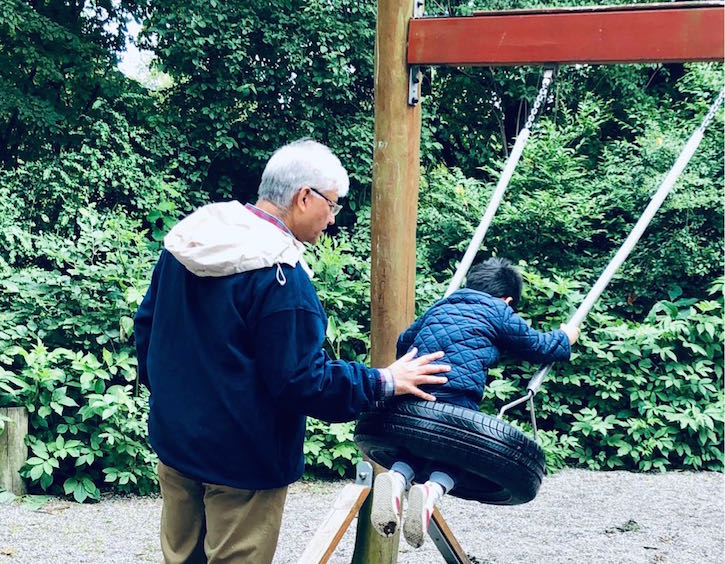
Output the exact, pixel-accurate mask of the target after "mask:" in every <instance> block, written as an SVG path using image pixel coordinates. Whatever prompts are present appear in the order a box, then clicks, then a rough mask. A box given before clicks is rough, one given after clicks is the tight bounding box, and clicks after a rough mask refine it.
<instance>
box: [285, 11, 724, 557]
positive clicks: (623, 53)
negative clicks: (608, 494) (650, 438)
mask: <svg viewBox="0 0 725 564" xmlns="http://www.w3.org/2000/svg"><path fill="white" fill-rule="evenodd" d="M411 2H412V4H411ZM423 9H424V3H423V2H422V1H421V0H378V25H377V37H376V45H375V50H376V57H375V61H376V72H375V144H374V160H373V198H372V200H373V201H372V248H373V251H372V280H371V286H372V288H371V295H372V300H371V301H372V327H371V341H372V350H371V354H372V363H373V365H375V366H385V365H387V364H389V363H390V362H391V361H392V360H393V359H394V357H395V342H396V340H397V336H398V334H399V333H400V332H401V331H402V330H403V329H404V328H405V327H406V326H407V325H408V324H409V323H410V321H411V320H412V318H413V312H414V295H415V292H414V286H415V226H416V216H417V196H418V179H419V178H418V175H419V147H420V128H421V121H420V106H419V100H420V83H421V71H420V67H421V66H422V65H454V66H462V65H468V66H473V65H477V66H494V65H523V64H527V65H532V64H534V65H536V64H539V65H544V66H545V70H544V73H543V77H542V84H541V88H540V90H539V93H538V95H537V97H536V100H535V101H534V103H533V104H532V108H531V112H530V114H529V116H528V119H527V121H526V124H525V126H524V128H523V129H522V130H521V131H520V132H519V134H518V136H517V138H516V143H515V145H514V147H513V149H512V151H511V154H510V156H509V158H508V160H507V162H506V164H505V166H504V169H503V171H502V173H501V177H500V179H499V181H498V183H497V186H496V188H495V190H494V193H493V195H492V197H491V200H490V202H489V204H488V206H487V208H486V211H485V213H484V216H483V218H482V219H481V222H480V224H479V226H478V228H477V229H476V231H475V233H474V235H473V238H472V240H471V242H470V244H469V246H468V248H467V250H466V253H465V254H464V256H463V258H462V259H461V262H460V264H459V266H458V268H457V270H456V273H455V275H454V276H453V279H452V280H451V282H450V284H449V285H448V287H447V290H446V294H445V295H446V296H447V295H449V294H450V293H452V292H454V291H455V290H457V289H458V288H459V287H460V285H461V283H462V281H463V279H464V277H465V275H466V273H467V272H468V269H469V268H470V266H471V263H472V262H473V260H474V257H475V255H476V253H477V251H478V249H479V248H480V246H481V243H482V241H483V238H484V237H485V234H486V231H487V229H488V227H489V226H490V224H491V222H492V220H493V217H494V215H495V213H496V210H497V208H498V206H499V204H500V202H501V200H502V198H503V195H504V193H505V191H506V188H507V186H508V183H509V181H510V179H511V176H512V174H513V172H514V169H515V168H516V165H517V163H518V161H519V158H520V156H521V153H522V151H523V149H524V146H525V145H526V142H527V140H528V138H529V136H530V133H531V128H532V126H533V124H534V121H535V119H536V117H537V114H538V113H539V111H540V109H541V107H542V105H543V103H544V102H545V100H546V97H547V94H548V89H549V87H550V85H551V83H552V81H553V79H554V69H553V68H552V65H558V64H574V63H578V64H612V63H644V62H648V63H652V62H675V61H679V62H690V61H692V62H694V61H722V60H723V58H724V57H725V38H724V37H723V29H724V26H725V4H724V3H723V2H720V1H718V2H673V3H665V4H638V5H632V6H606V7H591V8H565V9H547V10H509V11H503V12H501V11H499V12H478V13H475V14H474V15H473V16H468V17H434V18H430V17H425V16H424V12H423ZM723 98H725V88H723V90H721V91H720V93H719V95H718V96H717V97H716V99H715V100H714V102H713V103H712V105H711V106H710V108H709V111H708V112H707V114H706V115H705V116H704V117H703V119H702V121H701V123H700V124H699V125H698V127H697V128H696V129H695V130H694V132H693V133H692V135H691V137H690V138H689V140H688V141H687V143H686V144H685V146H684V147H683V149H682V151H681V153H680V155H679V157H678V158H677V160H676V161H675V163H674V165H673V166H672V168H671V169H670V171H669V172H668V174H667V175H666V176H665V178H664V179H663V180H662V182H661V184H660V186H659V188H658V189H657V191H656V192H655V194H654V195H653V196H652V199H651V200H650V202H649V204H648V205H647V207H646V209H645V210H644V211H643V213H642V215H641V217H640V218H639V220H638V221H637V222H636V224H635V225H634V227H633V228H632V231H631V232H630V233H629V235H628V237H627V238H626V240H625V241H624V242H623V244H622V246H621V247H620V248H619V250H618V251H617V253H616V254H615V255H614V257H613V258H612V259H611V261H610V262H609V264H608V266H607V267H606V268H605V270H604V271H603V272H602V274H601V275H600V276H599V278H598V280H597V281H596V283H595V284H594V286H593V287H592V288H591V290H590V291H589V293H588V294H587V295H586V297H585V299H584V301H583V302H582V303H581V305H580V306H579V307H578V309H577V310H576V312H575V313H574V315H573V316H572V318H571V319H570V320H569V321H568V322H567V325H569V326H570V327H572V328H574V327H578V326H579V325H580V324H581V322H582V321H583V320H584V318H585V317H586V316H587V314H588V313H589V311H590V310H591V308H592V307H593V305H594V303H595V302H596V300H597V299H598V298H599V296H600V295H601V294H602V292H603V291H604V289H605V288H606V286H607V285H608V283H609V282H610V281H611V279H612V277H613V276H614V274H615V273H616V271H617V269H618V268H619V267H620V266H621V265H622V263H623V262H624V261H625V260H626V258H627V256H628V255H629V253H630V252H631V250H632V248H633V247H634V245H635V244H636V243H637V241H638V240H639V239H640V237H641V236H642V234H643V233H644V231H645V229H646V228H647V226H648V224H649V223H650V221H651V220H652V218H653V217H654V215H655V214H656V212H657V210H658V209H659V208H660V206H661V205H662V203H663V201H664V200H665V198H666V197H667V194H668V193H669V192H670V190H671V189H672V187H673V186H674V184H675V182H676V181H677V179H678V178H679V176H680V174H681V173H682V171H683V170H684V168H685V167H686V165H687V163H688V162H689V161H690V159H691V157H692V156H693V154H694V153H695V151H696V150H697V147H698V145H699V144H700V141H701V140H702V138H703V136H704V133H705V129H706V128H707V126H708V124H709V123H710V121H711V120H712V119H713V117H714V115H715V113H716V112H717V110H718V109H719V107H720V105H721V104H722V102H723ZM550 369H551V365H548V366H542V367H541V368H540V369H539V370H538V371H537V372H536V373H535V374H534V376H533V377H532V378H531V380H530V382H529V384H528V386H527V391H526V394H525V395H523V396H522V397H521V398H519V399H517V400H515V401H513V402H511V403H509V404H507V405H504V406H503V407H502V408H501V410H500V412H499V413H498V415H497V416H490V415H486V414H483V413H480V412H477V411H472V410H468V409H465V408H462V407H459V406H455V405H449V404H443V403H441V404H436V403H435V402H415V401H406V402H399V403H396V404H395V405H394V406H393V407H392V408H389V409H385V410H382V411H376V412H370V413H365V414H363V415H362V416H361V418H360V420H359V421H358V424H357V427H356V430H355V441H356V443H357V444H358V446H359V447H360V449H361V450H362V452H363V453H364V454H365V455H366V456H367V457H368V458H369V459H370V460H371V461H373V462H374V463H376V464H380V465H382V466H384V467H390V465H391V464H392V463H393V462H394V461H395V460H398V459H400V457H401V454H404V455H405V458H406V459H408V460H413V461H415V464H414V466H415V468H416V473H420V474H421V475H426V474H427V472H429V471H430V469H432V468H434V466H435V464H436V463H437V462H439V461H441V460H445V461H446V463H447V464H448V465H449V466H452V467H454V468H455V469H456V473H457V480H456V486H455V487H454V489H453V490H452V491H451V492H450V495H453V496H456V497H461V498H464V499H471V500H476V501H479V502H482V503H490V504H498V505H515V504H520V503H526V502H528V501H530V500H532V499H533V498H534V497H535V496H536V494H537V492H538V490H539V487H540V485H541V481H542V479H543V475H544V468H545V460H544V454H543V451H542V450H541V448H540V447H539V445H538V443H537V442H536V433H537V426H536V417H535V411H534V397H535V395H536V393H537V391H538V389H539V387H540V386H541V384H542V382H543V381H544V379H545V378H546V376H547V374H548V373H549V371H550ZM526 402H528V408H529V413H530V416H531V424H532V429H533V438H530V437H528V436H526V435H525V434H524V433H522V432H521V431H519V430H518V429H516V428H515V427H513V426H511V425H509V424H508V423H506V422H505V421H504V420H503V415H504V414H505V413H506V411H508V410H509V409H510V408H512V407H514V406H516V405H519V404H522V403H526ZM375 471H377V467H376V468H375ZM373 476H374V468H373V466H372V465H371V464H370V462H368V461H363V462H361V463H360V464H358V468H357V478H356V483H355V484H349V485H347V486H346V487H345V488H344V489H343V491H342V492H341V493H340V495H339V496H338V498H337V500H336V501H335V504H334V507H333V508H332V510H331V511H330V513H329V514H328V516H327V518H326V519H325V521H324V522H323V524H322V526H321V527H320V528H319V529H318V531H317V533H316V534H315V536H314V537H313V539H312V541H311V542H310V543H309V544H308V546H307V549H306V550H305V552H304V553H303V555H302V557H301V559H300V560H299V562H300V563H305V564H307V563H318V562H327V560H328V559H329V558H330V556H331V555H332V553H333V551H334V549H335V548H336V546H337V544H338V543H339V541H340V539H341V538H342V536H343V534H344V532H345V530H346V529H347V528H348V527H349V525H350V523H351V522H352V520H353V518H354V517H355V515H356V514H357V513H358V511H359V512H360V518H359V519H358V525H357V537H356V545H355V553H354V555H353V563H356V564H378V563H385V564H387V563H388V562H395V561H396V559H397V544H398V537H397V535H396V536H395V537H393V538H391V539H384V538H382V537H380V536H379V535H377V533H375V532H374V531H372V528H371V527H370V525H369V502H368V503H364V502H366V500H368V501H369V499H370V498H369V493H370V491H371V486H372V480H373ZM428 533H429V535H430V536H431V538H432V539H433V542H434V543H435V545H436V547H437V548H438V550H439V551H440V553H441V555H442V556H443V559H444V560H445V562H447V563H461V564H462V563H468V562H469V560H468V557H467V556H466V553H465V551H464V550H463V549H462V547H461V545H460V543H459V542H458V541H457V540H456V538H455V536H454V535H453V532H452V531H451V530H450V528H449V527H448V525H447V524H446V522H445V520H444V519H443V517H442V515H441V514H440V512H439V511H438V509H437V508H436V509H435V511H434V513H433V516H432V519H431V522H430V526H429V530H428Z"/></svg>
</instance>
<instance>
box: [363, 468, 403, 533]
mask: <svg viewBox="0 0 725 564" xmlns="http://www.w3.org/2000/svg"><path fill="white" fill-rule="evenodd" d="M404 491H405V478H403V476H402V475H400V474H398V473H397V472H384V473H382V474H378V475H377V476H376V477H375V486H374V487H373V506H372V508H371V510H370V521H371V522H372V525H373V528H374V529H375V530H376V531H377V532H378V533H380V534H381V535H382V536H384V537H391V536H393V535H394V534H395V531H397V530H398V527H400V510H401V509H402V508H403V492H404Z"/></svg>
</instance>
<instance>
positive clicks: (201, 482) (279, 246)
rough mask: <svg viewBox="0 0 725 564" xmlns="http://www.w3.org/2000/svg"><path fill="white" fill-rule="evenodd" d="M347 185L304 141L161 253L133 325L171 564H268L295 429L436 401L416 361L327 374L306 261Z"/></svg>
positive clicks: (321, 323)
mask: <svg viewBox="0 0 725 564" xmlns="http://www.w3.org/2000/svg"><path fill="white" fill-rule="evenodd" d="M348 186H349V180H348V176H347V172H346V171H345V169H344V168H343V167H342V165H341V164H340V161H339V159H338V158H337V157H336V156H335V155H333V154H332V152H331V151H330V150H329V149H328V148H327V147H325V146H324V145H321V144H319V143H317V142H315V141H312V140H310V139H302V140H299V141H296V142H294V143H291V144H289V145H286V146H284V147H282V148H281V149H279V150H277V151H276V152H275V153H274V154H273V155H272V157H271V158H270V159H269V161H268V163H267V165H266V167H265V169H264V173H263V174H262V181H261V183H260V186H259V194H258V195H259V200H258V201H257V203H256V204H255V205H251V204H246V205H244V206H243V205H242V204H240V203H238V202H225V203H216V204H210V205H207V206H204V207H202V208H200V209H199V210H197V211H196V212H194V213H192V214H191V215H190V216H188V217H187V218H185V219H184V220H182V221H181V222H180V223H179V224H177V225H176V226H175V227H174V228H173V229H172V230H171V231H170V232H169V233H168V235H167V236H166V238H165V239H164V247H165V248H164V250H163V252H162V253H161V257H160V258H159V261H158V263H157V264H156V267H155V268H154V272H153V276H152V279H151V285H150V286H149V289H148V292H147V294H146V296H145V298H144V300H143V303H142V304H141V306H140V307H139V309H138V312H137V313H136V319H135V336H136V347H137V354H138V370H139V377H140V378H141V381H142V382H144V383H145V384H146V385H147V386H148V387H149V390H150V392H151V400H150V415H149V436H150V441H151V445H152V446H153V448H154V450H155V451H156V452H157V454H158V456H159V460H160V462H159V468H158V473H159V482H160V484H161V494H162V497H163V509H162V515H161V546H162V551H163V554H164V559H165V562H167V563H175V562H222V561H223V562H250V563H254V564H259V563H264V562H271V560H272V557H273V556H274V551H275V548H276V544H277V538H278V535H279V528H280V523H281V519H282V510H283V506H284V501H285V497H286V493H287V485H288V484H290V483H292V482H294V481H295V480H297V479H299V478H300V476H301V475H302V471H303V467H304V456H303V450H302V445H303V441H304V436H305V416H306V415H311V416H314V417H317V418H320V419H324V420H327V421H347V420H351V419H354V418H355V417H356V416H357V415H358V414H359V413H360V412H361V411H363V410H365V409H370V408H371V407H373V406H374V405H375V403H376V402H377V401H379V400H381V399H383V398H385V397H388V396H392V395H400V394H412V395H415V396H418V397H420V398H422V399H427V400H432V399H434V398H433V396H431V395H430V394H428V393H425V392H424V391H422V390H421V389H420V388H419V387H418V386H420V385H423V384H439V383H444V382H445V381H446V378H445V377H442V376H432V374H436V373H440V372H445V371H447V370H448V369H449V368H448V367H447V366H443V365H436V364H431V362H432V361H434V360H436V359H438V358H440V357H441V356H442V353H434V354H429V355H425V356H421V357H418V358H415V354H416V351H411V353H409V354H407V355H406V356H404V357H402V358H400V359H399V360H398V361H396V362H395V363H393V364H391V365H390V366H388V367H387V368H378V369H374V368H368V367H366V366H364V365H362V364H359V363H355V362H345V361H341V360H331V359H330V357H329V356H328V355H327V353H326V352H325V351H324V349H323V348H322V343H323V340H324V338H325V329H326V326H327V318H326V317H325V313H324V311H323V309H322V305H321V304H320V301H319V299H318V298H317V295H316V293H315V290H314V287H313V286H312V283H311V282H310V274H311V273H310V271H309V268H308V267H307V265H306V263H305V261H304V259H303V256H302V253H303V250H304V246H303V244H302V243H314V242H315V241H316V240H317V238H318V237H319V236H320V234H321V233H322V231H323V230H324V229H325V228H326V227H327V226H328V225H332V224H333V223H334V222H335V215H336V214H337V213H338V212H339V211H340V207H341V206H340V204H339V203H338V199H339V198H341V197H343V196H345V194H347V191H348Z"/></svg>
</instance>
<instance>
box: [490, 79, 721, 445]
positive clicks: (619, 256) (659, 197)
mask: <svg viewBox="0 0 725 564" xmlns="http://www.w3.org/2000/svg"><path fill="white" fill-rule="evenodd" d="M723 98H725V88H723V89H722V90H721V91H720V94H719V95H718V97H717V98H716V99H715V102H713V104H712V106H710V109H709V111H708V112H707V115H706V116H705V118H704V119H703V120H702V123H701V124H700V126H699V127H698V128H697V129H696V130H695V132H694V133H693V134H692V136H691V137H690V139H689V140H688V141H687V143H686V144H685V146H684V148H683V149H682V152H681V153H680V156H679V157H677V160H676V161H675V164H674V165H673V166H672V168H671V169H670V171H669V172H668V173H667V176H665V178H664V180H663V181H662V183H661V184H660V187H659V188H658V189H657V192H655V194H654V196H652V199H651V200H650V202H649V204H648V205H647V208H646V209H645V210H644V212H643V213H642V216H641V217H640V218H639V220H638V221H637V223H636V224H635V226H634V228H633V229H632V231H631V233H630V234H629V236H628V237H627V239H626V240H625V241H624V243H623V244H622V246H621V248H620V249H619V250H618V251H617V253H616V254H615V255H614V258H612V260H611V261H610V263H609V265H608V266H607V268H606V269H605V270H604V272H602V274H601V275H600V276H599V279H598V280H597V281H596V283H595V284H594V286H593V287H592V289H591V290H589V293H588V294H587V295H586V297H585V298H584V301H583V302H582V304H581V305H580V306H579V307H578V308H577V310H576V312H574V315H573V316H572V318H571V319H570V320H569V321H568V322H567V326H569V327H571V328H575V327H578V326H579V324H580V323H581V322H582V320H583V319H584V318H585V317H586V316H587V314H588V313H589V311H590V310H591V309H592V306H593V305H594V303H595V302H596V301H597V299H598V298H599V296H600V295H601V294H602V292H603V291H604V289H605V288H606V287H607V285H608V284H609V282H610V281H611V279H612V278H613V277H614V274H615V273H616V271H617V269H618V268H619V267H620V266H621V265H622V263H623V262H624V261H625V259H626V258H627V256H629V253H630V252H631V251H632V248H633V247H634V245H635V244H636V243H637V241H639V239H640V237H641V236H642V233H644V230H645V229H646V228H647V226H648V225H649V223H650V221H651V220H652V218H653V217H654V215H655V213H657V210H658V209H659V208H660V206H661V205H662V202H663V201H664V200H665V198H666V197H667V194H669V192H670V190H671V189H672V187H673V186H674V184H675V182H676V181H677V179H678V178H679V177H680V175H681V174H682V171H683V170H684V168H685V167H686V166H687V163H688V162H689V161H690V159H691V158H692V155H693V154H694V153H695V151H696V150H697V147H698V146H699V145H700V142H701V141H702V138H703V136H704V134H705V129H706V128H707V126H708V125H709V124H710V122H711V121H712V119H713V117H714V116H715V113H716V112H717V110H718V108H719V107H720V104H722V102H723ZM551 367H552V365H551V364H548V365H545V366H542V367H541V368H540V369H539V370H538V371H537V372H536V373H535V374H534V376H533V377H532V378H531V381H530V382H529V385H528V386H527V392H528V393H527V395H525V396H523V397H522V398H519V399H518V400H516V401H513V402H511V403H508V404H506V405H504V406H503V407H502V408H501V410H500V411H499V414H498V417H499V418H500V417H502V416H503V414H504V413H505V412H506V411H507V410H508V409H509V408H511V407H513V406H515V405H518V404H520V403H523V402H525V401H526V400H529V402H530V404H529V411H530V413H531V422H532V425H533V430H534V438H536V418H535V416H534V403H533V399H534V395H536V392H537V390H538V388H539V386H541V383H542V382H543V380H544V378H545V377H546V375H547V374H548V373H549V371H550V370H551Z"/></svg>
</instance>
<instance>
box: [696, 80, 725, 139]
mask: <svg viewBox="0 0 725 564" xmlns="http://www.w3.org/2000/svg"><path fill="white" fill-rule="evenodd" d="M723 98H725V88H723V89H722V90H720V94H719V95H718V97H717V98H716V99H715V102H713V104H712V106H710V111H708V112H707V115H706V116H705V119H703V120H702V123H701V124H700V127H699V128H698V130H699V131H700V132H704V131H705V128H707V126H708V125H710V122H711V121H712V118H714V117H715V114H716V113H717V110H718V108H720V104H722V101H723Z"/></svg>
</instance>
